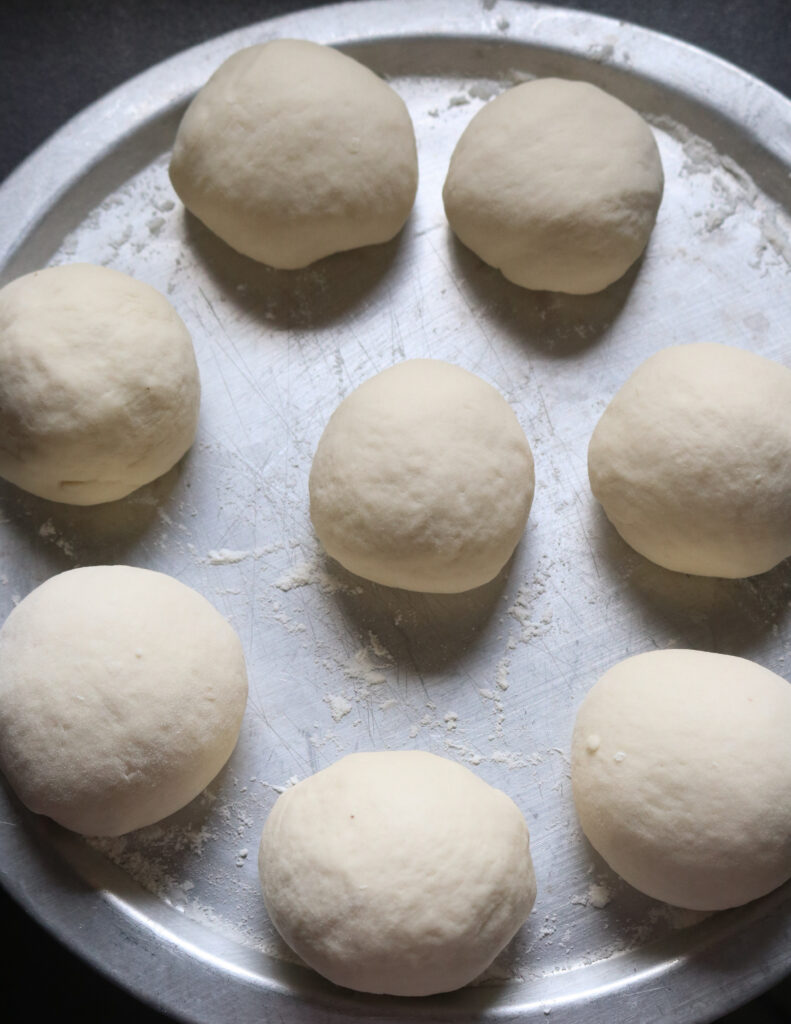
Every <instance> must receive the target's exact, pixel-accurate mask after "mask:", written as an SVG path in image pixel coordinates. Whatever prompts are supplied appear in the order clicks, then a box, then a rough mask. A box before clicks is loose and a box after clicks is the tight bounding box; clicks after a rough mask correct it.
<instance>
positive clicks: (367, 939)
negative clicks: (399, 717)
mask: <svg viewBox="0 0 791 1024" xmlns="http://www.w3.org/2000/svg"><path fill="white" fill-rule="evenodd" d="M258 866H259V872H260V876H261V885H262V889H263V894H264V901H265V903H266V906H267V910H268V911H269V914H270V917H271V918H272V921H273V923H274V925H275V927H276V928H277V929H278V931H279V932H280V934H281V935H282V936H283V938H284V939H285V941H286V942H287V943H288V944H289V945H290V946H291V947H292V948H293V949H294V950H295V952H296V953H298V954H299V956H300V957H302V958H303V959H304V960H305V961H306V963H307V964H308V965H309V966H311V967H313V968H314V970H316V971H318V972H319V973H320V974H323V975H324V976H325V977H327V978H329V979H330V980H331V981H334V982H335V983H336V984H337V985H344V986H346V987H347V988H353V989H358V990H360V991H363V992H379V993H390V994H393V995H404V996H422V995H429V994H431V993H434V992H447V991H450V990H452V989H456V988H460V987H461V986H462V985H466V984H467V983H468V982H470V981H472V980H473V979H474V978H475V977H477V976H478V975H479V974H480V973H481V972H482V971H483V970H485V968H486V967H488V966H489V964H490V963H491V962H492V960H493V959H494V958H495V956H496V955H497V954H498V953H499V952H500V950H501V949H502V948H503V947H504V946H505V945H506V944H507V943H508V942H509V941H510V939H511V938H512V937H513V935H514V934H515V933H516V931H517V929H518V928H519V927H520V925H521V924H522V922H523V921H524V920H525V919H526V918H527V916H528V914H529V913H530V909H531V907H532V906H533V902H534V900H535V896H536V883H535V876H534V873H533V864H532V861H531V858H530V848H529V835H528V830H527V825H526V823H525V819H524V817H523V816H522V814H521V813H520V811H519V809H518V808H517V807H516V805H515V804H514V803H513V802H512V801H511V799H510V798H509V797H507V796H506V795H505V793H502V792H501V791H500V790H497V789H494V788H493V787H491V786H489V785H487V784H486V783H484V782H483V781H481V780H480V779H479V778H477V776H475V775H473V774H472V772H470V771H469V770H468V769H466V768H463V767H461V765H458V764H456V763H454V762H452V761H449V760H446V759H445V758H440V757H437V756H435V755H434V754H428V753H424V752H422V751H398V752H390V751H388V752H379V753H370V754H367V753H366V754H352V755H350V756H348V757H345V758H343V759H342V760H340V761H338V762H336V763H335V764H333V765H331V766H330V767H329V768H325V769H324V770H323V771H320V772H318V773H317V774H316V775H312V776H311V777H310V778H308V779H305V780H304V781H303V782H300V783H298V784H297V785H296V786H294V787H293V788H291V789H288V790H286V792H285V793H283V794H282V796H280V797H278V800H277V802H276V803H275V806H274V808H273V809H272V812H271V813H270V815H269V817H268V819H267V821H266V824H265V826H264V830H263V834H262V836H261V845H260V850H259V859H258Z"/></svg>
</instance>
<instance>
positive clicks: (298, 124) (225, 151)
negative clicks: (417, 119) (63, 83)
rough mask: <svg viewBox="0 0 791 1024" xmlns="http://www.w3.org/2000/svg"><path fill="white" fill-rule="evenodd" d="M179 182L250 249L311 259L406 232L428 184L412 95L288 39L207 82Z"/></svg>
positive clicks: (193, 203)
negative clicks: (422, 175) (423, 183)
mask: <svg viewBox="0 0 791 1024" xmlns="http://www.w3.org/2000/svg"><path fill="white" fill-rule="evenodd" d="M170 179H171V181H172V183H173V187H174V188H175V190H176V192H177V193H178V194H179V196H180V198H181V200H182V201H183V203H184V205H185V206H186V207H187V209H188V210H190V211H191V212H192V213H193V214H195V216H196V217H198V218H199V219H200V220H202V221H203V223H204V224H205V225H206V226H207V227H208V228H210V229H211V230H212V231H213V232H214V233H215V234H217V235H219V236H220V238H222V240H223V241H224V242H227V243H228V245H230V246H232V247H233V248H234V249H236V250H237V251H238V252H241V253H243V254H244V255H245V256H251V257H252V258H253V259H254V260H260V261H261V262H262V263H268V264H269V265H270V266H272V267H279V268H283V269H295V268H297V267H306V266H307V265H308V264H309V263H313V262H314V261H315V260H318V259H321V258H322V257H323V256H329V255H330V253H334V252H342V251H343V250H345V249H356V248H357V247H358V246H361V245H372V244H373V243H376V242H386V241H388V240H389V239H391V238H393V237H394V235H396V234H397V233H398V232H399V231H400V229H401V227H402V226H403V224H404V222H405V221H406V219H407V217H408V216H409V211H410V210H411V209H412V203H413V202H414V199H415V191H416V189H417V151H416V148H415V133H414V129H413V128H412V121H411V120H410V117H409V113H408V112H407V108H406V106H405V105H404V102H403V101H402V100H401V98H400V97H399V96H398V95H397V94H396V93H395V92H394V91H393V90H392V89H391V88H390V86H389V85H387V84H386V83H385V82H383V81H382V80H381V79H380V78H378V77H377V76H376V75H375V74H374V73H373V72H372V71H370V70H369V69H368V68H366V67H364V66H363V65H362V64H359V63H358V62H357V61H356V60H353V59H352V58H351V57H346V56H345V55H344V54H342V53H340V52H339V51H338V50H333V49H331V48H330V47H327V46H320V45H318V44H317V43H309V42H304V41H302V40H296V39H278V40H275V41H273V42H270V43H263V44H261V45H259V46H251V47H249V48H248V49H245V50H240V51H239V52H238V53H236V54H234V55H233V56H232V57H230V58H229V59H228V60H227V61H226V62H225V63H224V64H223V65H222V66H221V67H220V68H219V69H218V70H217V71H216V72H215V73H214V75H212V77H211V78H210V79H209V81H208V82H207V84H206V85H205V86H204V87H203V88H202V89H201V90H200V92H199V93H198V94H197V96H196V97H195V99H194V100H193V101H192V103H191V104H190V106H189V108H188V109H187V112H186V114H185V115H184V118H183V120H182V122H181V125H180V126H179V130H178V134H177V135H176V142H175V146H174V149H173V158H172V160H171V163H170Z"/></svg>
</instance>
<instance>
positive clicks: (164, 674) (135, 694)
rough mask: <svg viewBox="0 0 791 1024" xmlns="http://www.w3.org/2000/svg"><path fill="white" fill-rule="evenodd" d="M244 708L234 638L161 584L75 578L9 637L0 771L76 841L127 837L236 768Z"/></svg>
mask: <svg viewBox="0 0 791 1024" xmlns="http://www.w3.org/2000/svg"><path fill="white" fill-rule="evenodd" d="M246 699H247V673H246V670H245V663H244V655H243V654H242V647H241V644H240V643H239V638H238V637H237V635H236V633H235V632H234V630H233V629H232V628H231V626H230V625H229V624H228V623H227V622H226V621H225V619H224V618H223V617H222V616H221V615H220V614H219V612H217V611H215V609H214V608H213V607H212V606H211V605H210V604H209V602H208V601H206V600H205V598H203V597H201V595H200V594H198V593H196V592H195V591H194V590H191V589H190V588H189V587H186V586H184V584H183V583H179V582H178V581H177V580H175V579H173V578H172V577H170V576H165V575H164V574H163V573H158V572H151V571H150V570H148V569H134V568H130V567H129V566H125V565H114V566H105V565H103V566H94V567H90V568H84V569H72V570H71V571H70V572H64V573H62V574H61V575H60V576H54V577H52V578H51V579H49V580H47V582H46V583H43V584H42V585H41V586H40V587H38V588H37V589H36V590H34V591H33V592H32V593H30V594H28V596H27V597H26V598H25V599H24V601H22V602H21V604H19V605H18V606H17V607H16V608H15V609H14V610H13V611H12V612H11V614H10V615H9V617H8V619H7V620H6V622H5V624H4V626H3V628H2V630H0V768H2V770H3V772H4V773H5V775H6V778H7V779H8V781H9V782H10V784H11V786H12V787H13V788H14V790H16V793H17V794H18V796H19V797H20V798H21V800H22V801H23V802H24V803H25V804H27V806H28V807H29V808H30V809H31V810H32V811H36V812H37V813H39V814H46V815H49V817H50V818H54V819H55V821H57V822H58V823H59V824H61V825H65V827H66V828H70V829H73V830H74V831H75V832H82V833H84V834H86V835H103V836H115V835H121V834H122V833H124V832H130V831H131V830H132V829H135V828H141V827H142V826H143V825H150V824H151V823H152V822H154V821H159V819H160V818H164V817H165V816H166V815H168V814H172V813H173V812H174V811H177V810H178V809H179V808H180V807H183V806H184V805H185V804H187V803H189V801H190V800H192V799H193V797H195V796H197V795H198V793H200V791H201V790H202V789H203V788H204V787H205V786H206V785H208V783H209V782H211V780H212V779H213V778H214V776H215V775H216V774H217V772H218V771H219V770H220V768H222V766H223V765H224V764H225V762H226V761H227V760H228V758H229V757H230V755H231V751H232V750H233V748H234V745H235V744H236V739H237V737H238V735H239V728H240V725H241V721H242V714H243V712H244V706H245V701H246Z"/></svg>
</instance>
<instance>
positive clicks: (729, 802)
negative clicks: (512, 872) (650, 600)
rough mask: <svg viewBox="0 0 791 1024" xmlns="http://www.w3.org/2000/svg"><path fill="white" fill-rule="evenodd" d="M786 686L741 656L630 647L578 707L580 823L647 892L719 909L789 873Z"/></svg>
mask: <svg viewBox="0 0 791 1024" xmlns="http://www.w3.org/2000/svg"><path fill="white" fill-rule="evenodd" d="M790 735H791V686H789V684H788V683H787V682H786V681H785V680H784V679H781V678H780V676H777V675H775V674H774V672H770V671H769V670H768V669H765V668H761V667H760V666H759V665H756V664H754V663H753V662H751V661H746V660H745V659H743V658H733V657H730V656H727V655H723V654H709V653H706V652H703V651H684V650H664V651H652V652H650V653H648V654H640V655H638V656H637V657H634V658H627V660H626V661H622V662H620V664H618V665H616V666H615V667H614V668H611V669H610V670H609V672H607V673H605V675H604V676H602V678H601V679H600V680H599V681H598V682H597V683H596V685H595V686H594V687H593V689H592V690H591V691H590V692H589V693H588V695H587V697H586V698H585V700H584V701H583V703H582V706H581V707H580V709H579V712H578V714H577V721H576V724H575V727H574V738H573V740H572V758H571V779H572V784H573V790H574V801H575V803H576V805H577V812H578V814H579V817H580V822H581V824H582V829H583V831H584V833H585V835H586V836H587V837H588V839H589V840H590V842H591V844H592V846H593V847H594V848H595V849H596V850H598V852H599V853H600V854H601V855H602V857H604V859H605V860H606V861H607V863H608V864H609V865H610V867H611V868H613V869H614V870H615V871H617V872H618V874H619V875H621V876H622V877H623V878H625V879H626V881H627V882H629V884H630V885H633V886H634V887H635V888H636V889H639V890H640V891H641V892H644V893H647V894H648V895H649V896H653V897H654V898H655V899H659V900H665V901H666V902H667V903H673V904H675V905H676V906H680V907H688V908H690V909H692V910H723V909H725V908H726V907H735V906H739V905H740V904H742V903H747V902H748V901H750V900H754V899H757V897H759V896H763V895H764V894H765V893H767V892H770V891H771V890H772V889H774V888H776V887H777V886H778V885H781V884H782V883H783V882H785V881H786V879H787V878H789V877H791V744H790V743H789V736H790Z"/></svg>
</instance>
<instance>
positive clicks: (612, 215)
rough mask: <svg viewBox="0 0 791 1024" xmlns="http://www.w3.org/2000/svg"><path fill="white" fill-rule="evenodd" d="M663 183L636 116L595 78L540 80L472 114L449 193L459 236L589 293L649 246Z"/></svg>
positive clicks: (531, 272)
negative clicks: (591, 81) (593, 80)
mask: <svg viewBox="0 0 791 1024" xmlns="http://www.w3.org/2000/svg"><path fill="white" fill-rule="evenodd" d="M663 185H664V177H663V174H662V164H661V161H660V158H659V150H658V149H657V146H656V142H655V141H654V137H653V135H652V133H651V129H650V128H649V127H648V125H647V124H646V123H645V121H643V119H642V118H641V117H640V116H639V115H638V114H636V113H635V112H634V111H633V110H632V109H631V108H630V107H627V106H626V104H625V103H622V102H621V101H620V100H617V99H615V97H613V96H609V95H608V94H607V93H605V92H602V90H601V89H597V88H596V86H594V85H589V84H588V83H587V82H571V81H566V80H564V79H560V78H542V79H538V80H536V81H532V82H525V83H524V84H522V85H518V86H515V87H514V88H512V89H508V90H507V91H506V92H504V93H502V94H501V95H500V96H498V97H497V98H496V99H494V100H492V101H491V102H490V103H487V104H486V106H485V107H483V108H482V109H481V110H480V111H479V112H478V113H477V114H476V115H475V117H474V118H473V119H472V121H471V122H470V123H469V125H468V126H467V128H466V129H465V131H464V134H463V135H462V136H461V138H460V139H459V142H458V144H457V146H456V149H455V150H454V152H453V156H452V157H451V161H450V168H449V170H448V176H447V179H446V181H445V189H444V192H443V198H444V200H445V212H446V214H447V217H448V221H449V222H450V226H451V227H452V228H453V230H454V232H455V233H456V235H457V236H458V237H459V239H460V240H461V241H462V242H463V243H464V244H465V245H466V246H467V247H468V248H470V249H472V251H473V252H474V253H476V254H477V255H478V256H480V258H481V259H482V260H484V261H485V262H486V263H489V264H490V265H491V266H493V267H497V268H499V269H500V270H501V271H502V273H503V274H504V275H505V277H507V278H508V280H509V281H513V282H514V284H518V285H522V286H523V287H525V288H536V289H547V290H549V291H558V292H571V293H575V294H587V293H589V292H597V291H600V290H601V289H602V288H606V287H607V285H609V284H612V282H613V281H616V280H617V279H618V278H619V277H621V276H622V275H623V274H624V273H625V272H626V271H627V270H628V269H629V267H630V266H631V265H632V263H634V261H635V260H636V259H637V258H638V256H639V255H640V254H641V253H642V251H643V249H644V248H645V246H646V244H647V242H648V238H649V235H650V234H651V230H652V228H653V226H654V221H655V220H656V213H657V210H658V208H659V203H660V201H661V199H662V189H663Z"/></svg>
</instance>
